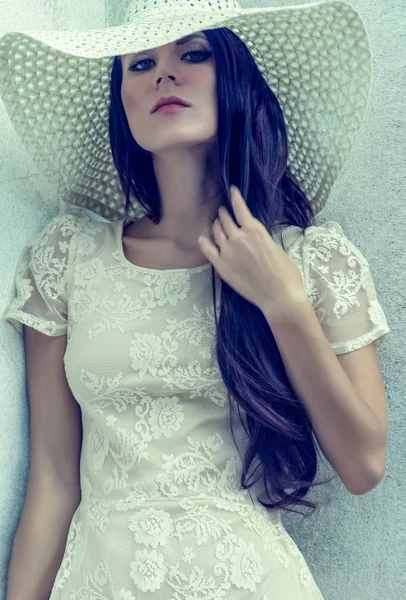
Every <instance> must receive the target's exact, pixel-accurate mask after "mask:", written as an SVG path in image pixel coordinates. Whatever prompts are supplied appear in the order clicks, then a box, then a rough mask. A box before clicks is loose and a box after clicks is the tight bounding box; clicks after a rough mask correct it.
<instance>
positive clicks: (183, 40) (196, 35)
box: [126, 33, 207, 58]
mask: <svg viewBox="0 0 406 600" xmlns="http://www.w3.org/2000/svg"><path fill="white" fill-rule="evenodd" d="M194 38H197V39H200V40H204V41H206V42H207V38H206V37H205V36H203V35H202V34H201V33H192V34H190V35H187V36H185V37H183V38H181V39H180V40H176V45H177V46H181V45H183V44H187V42H189V41H190V40H193V39H194ZM151 50H152V48H148V49H145V50H140V52H136V53H135V54H127V55H126V57H127V56H129V57H131V58H132V57H134V56H138V54H142V53H143V52H150V51H151Z"/></svg>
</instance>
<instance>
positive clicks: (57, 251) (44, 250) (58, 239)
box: [3, 212, 88, 336]
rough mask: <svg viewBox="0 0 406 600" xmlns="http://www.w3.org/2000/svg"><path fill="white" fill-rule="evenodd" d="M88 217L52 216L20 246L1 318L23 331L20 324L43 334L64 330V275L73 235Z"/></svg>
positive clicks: (65, 277) (65, 318)
mask: <svg viewBox="0 0 406 600" xmlns="http://www.w3.org/2000/svg"><path fill="white" fill-rule="evenodd" d="M86 220H88V217H87V216H86V215H85V213H84V212H83V215H75V214H68V213H66V214H60V215H57V216H55V217H54V218H53V219H52V220H51V221H50V222H49V223H48V224H47V225H46V226H45V228H44V229H43V230H42V231H40V233H39V234H37V235H36V237H35V238H34V239H33V240H31V241H30V242H29V243H28V244H27V245H26V246H25V247H24V249H23V251H22V253H21V255H20V258H19V261H18V263H17V267H16V271H15V279H14V297H13V299H12V301H11V304H10V305H9V306H8V308H7V310H6V312H5V314H4V315H3V319H5V320H7V321H9V322H10V323H11V325H13V326H14V328H15V329H16V330H17V331H18V333H20V334H22V333H23V324H24V325H28V326H30V327H33V328H34V329H37V330H38V331H41V332H42V333H45V334H46V335H51V336H58V335H62V334H64V333H66V330H67V302H66V292H67V279H68V272H69V266H70V264H71V259H72V253H73V245H74V241H75V237H76V235H75V234H77V233H78V231H79V230H80V228H81V226H82V225H83V224H84V222H85V221H86Z"/></svg>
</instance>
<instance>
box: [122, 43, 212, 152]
mask: <svg viewBox="0 0 406 600" xmlns="http://www.w3.org/2000/svg"><path fill="white" fill-rule="evenodd" d="M121 62H122V66H123V80H122V85H121V97H122V101H123V105H124V110H125V112H126V115H127V120H128V124H129V127H130V129H131V132H132V134H133V137H134V139H135V140H136V142H137V143H138V144H139V145H140V146H141V147H142V148H144V149H145V150H148V151H150V152H153V153H157V152H159V151H163V150H166V149H169V148H173V147H185V146H194V145H196V144H201V143H204V142H206V141H209V140H212V139H214V138H215V137H216V136H217V93H216V71H215V63H214V57H213V54H212V51H211V46H210V43H209V41H208V39H207V37H206V36H205V34H204V33H203V32H199V33H198V34H192V35H191V36H187V37H186V38H182V39H181V40H177V41H176V42H171V43H169V44H166V45H165V46H160V47H158V48H154V49H152V50H146V51H143V52H140V53H138V54H135V55H134V54H127V55H124V56H122V57H121ZM162 96H177V97H178V98H181V99H182V100H185V101H186V102H187V103H188V104H189V105H190V106H188V107H184V108H181V109H177V110H174V111H173V112H170V113H169V112H168V113H166V112H164V111H157V112H152V110H153V108H154V105H155V103H156V102H157V100H158V99H159V98H161V97H162Z"/></svg>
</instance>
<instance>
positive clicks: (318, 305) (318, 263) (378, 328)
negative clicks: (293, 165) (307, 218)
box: [302, 221, 390, 354]
mask: <svg viewBox="0 0 406 600" xmlns="http://www.w3.org/2000/svg"><path fill="white" fill-rule="evenodd" d="M302 254H303V272H304V279H305V286H306V290H307V294H308V296H309V298H310V301H311V303H312V305H313V308H314V311H315V313H316V315H317V318H318V320H319V322H320V325H321V327H322V329H323V331H324V333H325V335H326V337H327V339H328V340H329V342H330V345H331V347H332V348H333V350H334V352H335V353H336V354H344V353H345V352H351V351H353V350H357V349H358V348H362V347H363V346H366V345H368V344H370V343H372V342H374V344H375V346H376V347H379V346H381V345H382V344H383V342H384V341H385V340H386V339H387V338H388V335H389V332H390V328H389V325H388V322H387V319H386V316H385V313H384V310H383V308H382V306H381V305H380V303H379V300H378V298H377V293H376V289H375V285H374V282H373V278H372V274H371V270H370V266H369V263H368V261H367V259H366V258H365V256H364V255H363V254H362V252H361V251H360V250H359V249H358V248H357V247H356V246H355V244H353V242H351V240H349V239H348V238H347V237H346V235H345V234H344V233H343V230H342V228H341V226H340V225H339V224H338V223H336V222H335V221H328V222H327V223H325V224H323V225H320V226H312V227H308V228H307V229H305V230H304V235H303V245H302Z"/></svg>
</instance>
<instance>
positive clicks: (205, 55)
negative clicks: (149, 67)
mask: <svg viewBox="0 0 406 600" xmlns="http://www.w3.org/2000/svg"><path fill="white" fill-rule="evenodd" d="M189 54H193V55H196V54H198V55H199V54H200V55H201V57H202V58H201V59H197V60H196V59H193V60H191V61H190V62H203V60H206V58H208V57H209V56H210V55H211V52H210V51H208V50H190V51H189V52H186V54H184V55H183V56H182V59H183V58H184V57H185V56H188V55H189ZM149 60H152V58H143V59H141V60H139V61H137V62H135V63H133V64H132V65H130V66H129V70H130V71H145V69H136V67H137V66H138V65H139V64H141V63H143V62H147V61H149Z"/></svg>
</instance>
